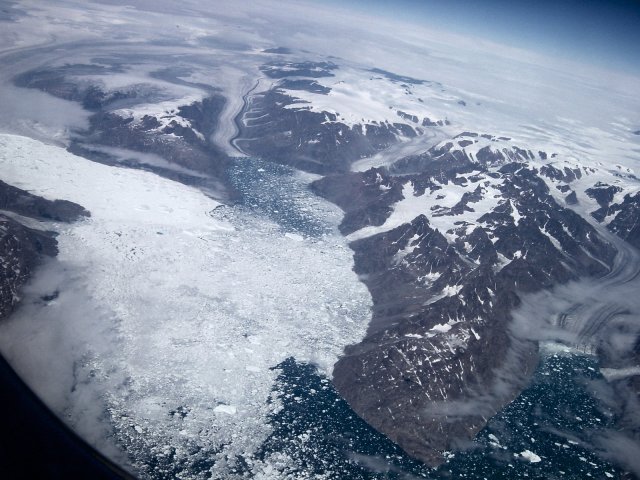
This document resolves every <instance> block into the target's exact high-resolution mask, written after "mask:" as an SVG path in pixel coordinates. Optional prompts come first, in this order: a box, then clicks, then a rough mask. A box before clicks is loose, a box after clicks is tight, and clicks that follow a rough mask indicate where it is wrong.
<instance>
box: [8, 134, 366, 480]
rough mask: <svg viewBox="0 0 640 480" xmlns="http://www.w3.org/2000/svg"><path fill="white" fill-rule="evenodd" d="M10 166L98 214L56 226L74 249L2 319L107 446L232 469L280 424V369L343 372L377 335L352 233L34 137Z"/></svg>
mask: <svg viewBox="0 0 640 480" xmlns="http://www.w3.org/2000/svg"><path fill="white" fill-rule="evenodd" d="M0 170H1V171H2V172H3V180H5V181H7V182H9V183H11V184H13V185H15V186H17V187H20V188H23V189H26V190H29V191H30V192H32V193H34V194H36V195H40V196H43V197H46V198H49V199H65V200H70V201H73V202H76V203H79V204H81V205H83V206H84V207H85V208H87V209H88V210H90V211H91V215H92V216H91V218H89V219H87V220H85V221H82V222H79V223H76V224H72V225H59V224H52V225H51V226H50V227H51V228H52V229H55V230H58V231H60V235H59V237H58V241H59V247H60V253H59V256H58V258H57V259H56V260H55V261H52V262H50V263H49V264H48V265H47V266H46V267H45V268H43V270H42V272H41V273H40V274H39V275H37V278H36V280H35V281H34V282H33V284H32V285H31V286H30V287H29V289H28V290H27V291H26V292H25V299H24V301H23V307H22V308H21V309H20V310H19V311H18V312H17V313H16V314H15V315H14V316H13V317H12V318H11V319H10V320H9V321H7V322H4V323H3V324H2V325H0V348H1V349H2V351H3V353H4V354H5V355H6V356H7V358H8V359H9V361H10V362H12V364H13V366H14V367H15V368H16V370H17V371H18V372H19V374H20V375H21V376H22V377H23V378H24V379H26V381H27V382H28V383H29V385H30V386H31V387H32V388H33V389H34V390H35V391H36V392H37V393H38V394H39V395H40V396H41V397H42V398H43V399H45V401H46V402H47V403H48V404H49V405H50V406H51V407H52V408H53V410H54V411H56V412H57V413H58V414H60V415H61V416H63V417H64V418H66V419H67V421H68V422H69V423H70V424H71V425H72V426H73V427H74V428H75V429H76V430H77V431H78V432H79V433H80V434H82V435H84V436H85V437H86V438H88V439H89V440H90V441H91V442H92V443H94V444H96V445H98V446H99V447H100V448H101V449H102V450H103V451H104V450H106V451H111V454H112V455H114V454H115V452H117V447H116V446H115V445H117V446H118V447H124V448H126V449H127V451H128V453H129V454H132V456H134V457H136V458H140V459H144V458H145V457H146V458H148V457H150V456H155V457H157V458H162V456H163V455H165V456H171V457H172V460H171V462H172V463H173V464H184V466H185V470H187V469H188V466H189V465H190V464H192V463H194V462H197V461H198V460H199V459H200V458H201V455H198V454H195V453H194V452H196V451H199V452H202V455H207V454H208V456H209V457H210V456H211V455H212V453H211V452H213V451H215V459H217V460H220V461H219V462H218V463H217V465H216V467H215V468H217V469H219V470H218V471H217V475H218V476H222V477H224V476H225V472H226V471H227V470H225V469H227V468H229V466H228V464H227V463H226V462H225V461H223V459H224V458H233V457H234V456H235V455H238V454H243V455H250V454H251V452H252V451H254V449H255V448H256V447H257V446H259V445H260V443H261V442H262V441H263V440H264V439H265V438H266V436H267V435H268V433H269V426H268V425H267V424H266V417H267V415H268V414H269V413H270V412H272V411H274V409H277V408H278V403H277V401H274V402H272V403H270V404H268V403H267V400H268V399H269V397H270V393H271V390H272V388H273V381H274V379H275V377H276V375H277V371H275V370H273V369H272V368H273V367H275V366H276V365H278V363H280V362H281V361H283V360H284V359H286V358H288V357H291V356H293V357H295V358H296V360H298V361H305V362H312V363H314V364H316V365H317V366H318V367H319V369H320V371H321V372H323V373H325V374H329V375H330V374H331V370H332V367H333V364H334V363H335V361H336V360H337V358H338V355H340V353H341V352H342V349H343V348H344V346H345V345H347V344H351V343H357V342H358V341H359V340H360V339H361V338H362V337H363V336H364V333H365V329H366V326H367V324H368V321H369V308H370V302H371V299H370V296H369V294H368V292H367V290H366V288H365V287H364V285H363V284H361V283H360V282H359V281H358V279H357V277H356V275H355V274H354V273H353V272H352V271H351V265H352V258H351V252H350V250H349V249H348V248H347V247H346V243H345V242H346V241H345V239H344V238H342V237H341V236H340V235H339V234H338V233H336V234H335V235H327V236H324V237H319V238H308V237H302V236H301V235H296V234H291V233H290V232H284V231H282V229H281V228H280V227H279V226H278V225H276V224H274V223H271V222H269V221H267V220H264V219H262V218H258V217H255V216H252V214H250V213H247V212H246V210H245V211H240V210H238V211H236V209H234V207H228V206H224V205H221V204H219V203H217V202H216V201H214V200H212V199H210V198H208V197H206V196H205V195H204V194H202V193H201V192H199V191H198V190H196V189H193V188H190V187H187V186H184V185H181V184H178V183H175V182H172V181H170V180H166V179H163V178H161V177H158V176H156V175H154V174H151V173H148V172H143V171H137V170H130V169H124V168H115V167H108V166H104V165H101V164H97V163H93V162H91V161H88V160H85V159H82V158H80V157H77V156H74V155H72V154H70V153H68V152H67V151H65V150H63V149H61V148H58V147H54V146H49V145H45V144H43V143H40V142H38V141H35V140H31V139H28V138H25V137H18V136H12V135H0ZM316 201H317V200H316ZM327 208H329V210H330V211H334V212H335V219H334V220H335V222H336V223H337V221H338V220H339V218H340V212H339V211H338V209H337V208H335V207H332V206H329V205H328V206H327ZM287 233H289V234H287ZM53 292H58V297H57V298H56V299H54V300H52V301H49V302H45V301H43V300H42V299H41V297H42V296H43V295H47V294H52V293H53ZM24 351H29V352H30V355H26V356H25V355H22V354H21V352H24ZM105 420H106V421H105ZM203 458H205V457H203Z"/></svg>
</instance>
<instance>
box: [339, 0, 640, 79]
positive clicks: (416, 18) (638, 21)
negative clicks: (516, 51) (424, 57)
mask: <svg viewBox="0 0 640 480" xmlns="http://www.w3.org/2000/svg"><path fill="white" fill-rule="evenodd" d="M331 1H334V2H336V3H338V2H337V0H331ZM339 3H340V4H342V5H344V2H339ZM352 4H353V5H354V7H355V8H357V9H359V10H364V11H369V12H371V13H378V14H382V15H385V16H388V17H397V18H399V19H403V20H406V21H410V22H413V23H417V24H422V25H425V26H429V25H433V26H437V27H440V28H443V29H446V30H451V31H454V32H459V33H467V34H472V35H476V36H481V37H485V38H488V39H491V40H495V41H499V42H501V43H507V44H510V45H514V46H518V47H524V48H527V49H534V50H538V51H540V52H543V53H550V54H552V55H554V56H558V57H563V58H568V59H573V60H576V61H578V62H580V63H586V64H597V65H601V66H604V67H610V68H614V69H616V70H622V71H627V72H633V73H640V2H638V1H637V0H636V1H623V0H606V1H604V0H537V1H531V0H516V1H509V0H489V1H477V0H394V1H388V0H352Z"/></svg>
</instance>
